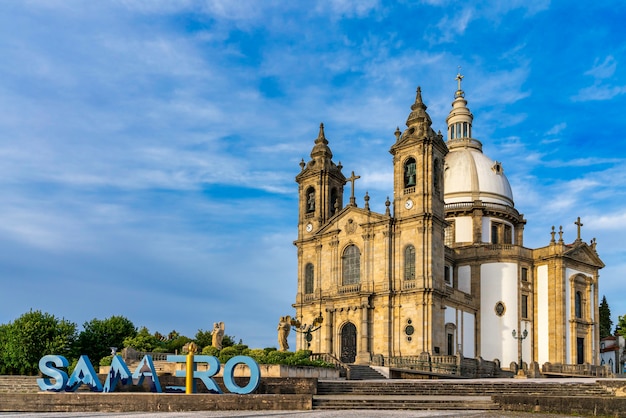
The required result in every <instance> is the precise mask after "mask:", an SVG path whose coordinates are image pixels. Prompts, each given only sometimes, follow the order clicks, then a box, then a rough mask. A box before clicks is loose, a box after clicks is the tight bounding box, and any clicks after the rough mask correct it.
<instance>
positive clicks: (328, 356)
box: [309, 353, 347, 377]
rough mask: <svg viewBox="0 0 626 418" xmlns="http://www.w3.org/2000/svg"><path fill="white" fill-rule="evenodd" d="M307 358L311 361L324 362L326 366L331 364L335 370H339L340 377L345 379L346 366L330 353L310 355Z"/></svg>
mask: <svg viewBox="0 0 626 418" xmlns="http://www.w3.org/2000/svg"><path fill="white" fill-rule="evenodd" d="M309 358H310V359H311V360H322V361H323V362H326V363H328V364H333V365H334V366H335V369H337V370H339V375H340V376H344V377H345V375H346V372H347V368H346V365H345V364H343V363H342V362H341V360H339V359H338V358H337V357H335V356H333V355H332V354H330V353H312V354H311V356H310V357H309Z"/></svg>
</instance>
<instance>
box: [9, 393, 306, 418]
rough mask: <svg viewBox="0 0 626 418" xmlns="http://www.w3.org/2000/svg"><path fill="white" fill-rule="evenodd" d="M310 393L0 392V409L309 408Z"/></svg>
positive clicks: (163, 410) (46, 410) (151, 410)
mask: <svg viewBox="0 0 626 418" xmlns="http://www.w3.org/2000/svg"><path fill="white" fill-rule="evenodd" d="M310 409H312V397H311V395H254V394H253V395H233V394H224V395H209V394H194V395H181V394H166V393H158V394H157V393H106V394H103V393H91V392H76V393H12V394H0V412H14V411H19V412H77V411H80V412H125V413H128V412H180V411H236V410H250V411H260V410H264V411H271V410H283V411H286V410H310Z"/></svg>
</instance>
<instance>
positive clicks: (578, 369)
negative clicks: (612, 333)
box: [541, 363, 613, 377]
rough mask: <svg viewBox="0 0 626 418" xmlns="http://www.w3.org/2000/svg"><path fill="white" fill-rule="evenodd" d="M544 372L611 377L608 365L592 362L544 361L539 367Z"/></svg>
mask: <svg viewBox="0 0 626 418" xmlns="http://www.w3.org/2000/svg"><path fill="white" fill-rule="evenodd" d="M541 371H542V373H544V374H560V375H567V376H593V377H611V376H613V373H612V372H611V369H610V367H608V366H606V365H603V366H594V365H593V364H560V363H554V364H552V363H544V365H543V366H542V367H541Z"/></svg>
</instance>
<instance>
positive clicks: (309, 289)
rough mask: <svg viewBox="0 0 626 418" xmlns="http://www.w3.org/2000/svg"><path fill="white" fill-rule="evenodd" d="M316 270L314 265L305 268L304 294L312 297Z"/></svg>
mask: <svg viewBox="0 0 626 418" xmlns="http://www.w3.org/2000/svg"><path fill="white" fill-rule="evenodd" d="M314 272H315V269H314V267H313V264H311V263H308V264H307V265H306V267H305V268H304V293H305V294H307V295H310V294H311V293H313V289H314V287H315V286H314V283H315V282H314V280H315V275H314Z"/></svg>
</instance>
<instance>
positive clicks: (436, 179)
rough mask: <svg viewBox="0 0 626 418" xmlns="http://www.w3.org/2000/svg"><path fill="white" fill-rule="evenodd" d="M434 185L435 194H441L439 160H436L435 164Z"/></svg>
mask: <svg viewBox="0 0 626 418" xmlns="http://www.w3.org/2000/svg"><path fill="white" fill-rule="evenodd" d="M433 183H434V187H435V192H437V193H439V192H440V188H441V163H440V162H439V158H435V162H434V164H433Z"/></svg>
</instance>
